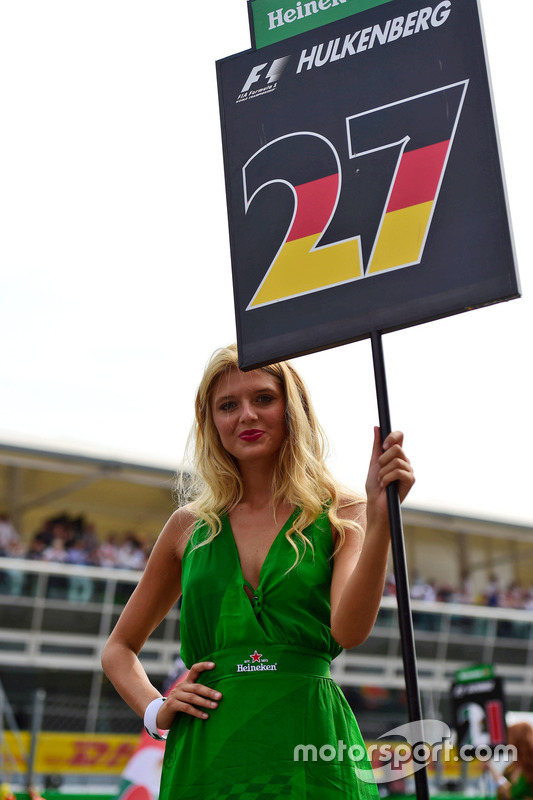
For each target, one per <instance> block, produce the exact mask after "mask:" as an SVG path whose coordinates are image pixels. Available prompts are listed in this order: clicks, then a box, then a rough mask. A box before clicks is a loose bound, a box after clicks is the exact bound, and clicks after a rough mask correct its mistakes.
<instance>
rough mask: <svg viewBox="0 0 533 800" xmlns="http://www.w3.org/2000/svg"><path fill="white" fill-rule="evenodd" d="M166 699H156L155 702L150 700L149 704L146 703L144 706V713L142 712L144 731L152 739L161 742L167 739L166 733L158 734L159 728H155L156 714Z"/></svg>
mask: <svg viewBox="0 0 533 800" xmlns="http://www.w3.org/2000/svg"><path fill="white" fill-rule="evenodd" d="M166 699H167V698H166V697H156V699H155V700H152V702H151V703H148V705H147V706H146V711H145V712H144V730H145V731H146V733H148V734H149V735H150V736H151V737H152V739H158V740H159V741H163V740H164V739H166V738H167V734H166V733H164V734H163V733H160V732H159V731H160V730H161V729H160V728H158V727H157V722H156V720H157V712H158V711H159V709H160V708H161V706H162V705H163V703H164V702H165V700H166Z"/></svg>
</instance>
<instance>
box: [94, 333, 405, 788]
mask: <svg viewBox="0 0 533 800" xmlns="http://www.w3.org/2000/svg"><path fill="white" fill-rule="evenodd" d="M402 441H403V436H402V434H401V433H398V432H396V433H391V434H390V436H388V437H387V439H386V441H385V442H384V446H383V448H382V446H381V442H380V438H379V430H378V429H375V432H374V446H373V451H372V456H371V461H370V468H369V472H368V477H367V483H366V491H367V500H366V501H364V500H363V498H361V497H358V496H355V495H350V494H348V493H347V492H346V491H343V490H342V489H341V488H340V486H339V485H338V484H337V482H336V481H335V480H334V479H333V478H332V476H331V475H330V473H329V471H328V469H327V467H326V465H325V462H324V444H323V438H322V434H321V430H320V427H319V425H318V422H317V420H316V417H315V414H314V411H313V408H312V405H311V401H310V398H309V395H308V392H307V390H306V387H305V386H304V384H303V382H302V380H301V378H300V377H299V375H298V374H297V372H296V371H295V370H294V368H293V367H292V366H291V364H289V363H288V362H285V363H279V364H275V365H272V366H268V367H264V368H261V369H256V370H251V371H249V372H246V373H245V372H241V371H240V370H239V368H238V361H237V350H236V348H235V346H231V347H228V348H223V349H221V350H219V351H217V352H216V353H215V354H214V356H213V358H212V359H211V361H210V363H209V364H208V366H207V368H206V371H205V374H204V376H203V379H202V381H201V384H200V387H199V389H198V393H197V397H196V428H195V457H196V464H195V469H196V474H197V475H198V477H199V479H200V481H201V486H200V487H199V491H198V494H197V497H196V499H195V500H194V501H193V502H192V503H190V504H188V505H186V506H184V507H182V508H179V509H178V510H177V511H176V512H175V513H174V514H173V515H172V517H171V518H170V520H169V521H168V523H167V524H166V526H165V528H164V529H163V531H162V533H161V535H160V537H159V539H158V541H157V544H156V545H155V547H154V549H153V552H152V554H151V556H150V559H149V562H148V565H147V567H146V570H145V572H144V574H143V577H142V579H141V581H140V583H139V585H138V587H137V589H136V590H135V592H134V593H133V595H132V597H131V599H130V601H129V602H128V604H127V606H126V608H125V609H124V611H123V613H122V615H121V617H120V619H119V621H118V623H117V625H116V628H115V630H114V631H113V633H112V635H111V637H110V639H109V641H108V643H107V645H106V647H105V650H104V653H103V658H102V663H103V666H104V670H105V671H106V673H107V675H108V676H109V678H110V679H111V681H112V682H113V683H114V685H115V686H116V688H117V690H118V691H119V692H120V694H121V695H122V697H123V698H124V699H125V700H126V702H128V703H129V705H130V706H131V707H132V708H133V709H134V710H135V711H136V712H137V713H138V714H139V715H140V716H141V717H144V721H145V727H146V728H147V730H148V732H150V733H151V734H152V735H153V736H154V737H158V736H161V737H162V736H165V735H166V734H165V731H167V730H169V733H168V739H167V743H166V751H165V759H164V764H163V774H162V781H161V794H160V798H161V799H162V800H167V798H168V800H170V798H172V800H174V799H175V798H176V799H177V798H187V800H192V798H202V800H222V798H246V800H259V799H260V798H267V797H272V798H274V797H275V798H277V797H280V796H286V797H289V798H293V800H304V798H305V800H333V798H336V799H338V798H341V797H342V798H344V797H348V796H350V797H361V798H369V799H370V798H377V790H376V787H375V785H374V783H373V780H372V774H371V769H370V768H369V764H368V761H367V759H366V754H365V753H364V745H363V742H362V739H361V735H360V733H359V729H358V727H357V723H356V721H355V718H354V716H353V714H352V712H351V709H350V707H349V706H348V704H347V702H346V700H345V699H344V696H343V695H342V693H341V691H340V689H339V688H338V687H337V685H336V684H335V683H334V682H333V681H332V680H331V678H330V677H329V665H330V662H331V659H332V658H335V656H337V655H338V654H339V653H340V652H341V650H342V648H352V647H356V646H357V645H358V644H360V643H361V642H364V641H365V639H366V638H367V636H368V634H369V633H370V631H371V629H372V627H373V625H374V621H375V618H376V615H377V612H378V608H379V603H380V598H381V594H382V591H383V584H384V580H385V575H386V565H387V555H388V548H389V530H388V512H387V500H386V487H387V486H388V485H389V484H390V483H391V482H392V481H398V486H399V492H400V498H401V499H403V498H404V497H405V496H406V494H407V493H408V491H409V489H410V488H411V486H412V484H413V482H414V476H413V471H412V468H411V465H410V463H409V461H408V459H407V457H406V456H405V453H404V451H403V449H402ZM181 595H182V608H181V622H180V625H181V656H182V658H183V660H184V661H185V663H186V665H187V666H188V668H189V673H188V675H187V677H186V678H185V680H184V681H183V682H182V683H181V684H179V685H178V686H177V687H176V688H175V689H174V690H173V691H172V692H171V693H170V695H169V697H168V698H167V699H163V698H162V697H161V695H160V693H159V692H158V691H157V689H156V688H155V687H154V686H153V685H152V684H151V683H150V681H149V680H148V678H147V676H146V674H145V672H144V670H143V668H142V666H141V664H140V661H139V659H138V654H139V652H140V650H141V648H142V647H143V645H144V643H145V641H146V639H147V638H148V636H149V635H150V634H151V632H152V631H153V630H154V628H155V627H156V626H157V625H158V624H159V623H160V622H161V620H162V619H163V618H164V616H165V615H166V614H167V613H168V611H169V609H170V608H171V607H172V606H173V605H174V604H175V603H176V601H177V600H178V598H179V597H180V596H181Z"/></svg>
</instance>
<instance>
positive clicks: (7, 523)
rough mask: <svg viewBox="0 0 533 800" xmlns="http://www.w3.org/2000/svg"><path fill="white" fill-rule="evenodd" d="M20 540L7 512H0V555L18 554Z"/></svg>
mask: <svg viewBox="0 0 533 800" xmlns="http://www.w3.org/2000/svg"><path fill="white" fill-rule="evenodd" d="M21 546H22V541H21V538H20V536H19V535H18V533H17V531H16V530H15V526H14V525H13V523H12V522H11V519H10V518H9V514H0V556H12V557H13V556H17V557H18V556H20V553H21Z"/></svg>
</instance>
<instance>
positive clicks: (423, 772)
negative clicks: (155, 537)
mask: <svg viewBox="0 0 533 800" xmlns="http://www.w3.org/2000/svg"><path fill="white" fill-rule="evenodd" d="M371 342H372V356H373V359H374V377H375V381H376V394H377V402H378V413H379V426H380V430H381V441H382V442H383V441H384V440H385V439H386V438H387V436H388V435H389V433H390V432H391V421H390V409H389V397H388V392H387V378H386V374H385V359H384V356H383V343H382V341H381V333H380V332H379V331H373V332H372V334H371ZM387 503H388V509H389V524H390V534H391V548H392V558H393V562H394V577H395V580H396V599H397V603H398V622H399V628H400V638H401V642H402V658H403V669H404V676H405V688H406V692H407V710H408V714H409V722H420V720H421V719H422V705H421V702H420V692H419V689H418V675H417V669H416V652H415V639H414V634H413V618H412V616H411V602H410V599H409V581H408V578H407V561H406V557H405V545H404V537H403V526H402V513H401V509H400V497H399V495H398V486H397V485H396V484H392V485H391V486H388V487H387ZM414 777H415V786H416V796H417V798H418V800H429V785H428V777H427V768H426V767H424V768H423V769H419V770H418V771H417V772H415V776H414Z"/></svg>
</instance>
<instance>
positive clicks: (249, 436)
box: [239, 428, 263, 442]
mask: <svg viewBox="0 0 533 800" xmlns="http://www.w3.org/2000/svg"><path fill="white" fill-rule="evenodd" d="M262 435H263V431H259V430H256V429H255V428H253V429H251V430H249V431H243V432H242V433H239V439H242V440H243V442H256V441H257V440H258V439H260V438H261V436H262Z"/></svg>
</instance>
